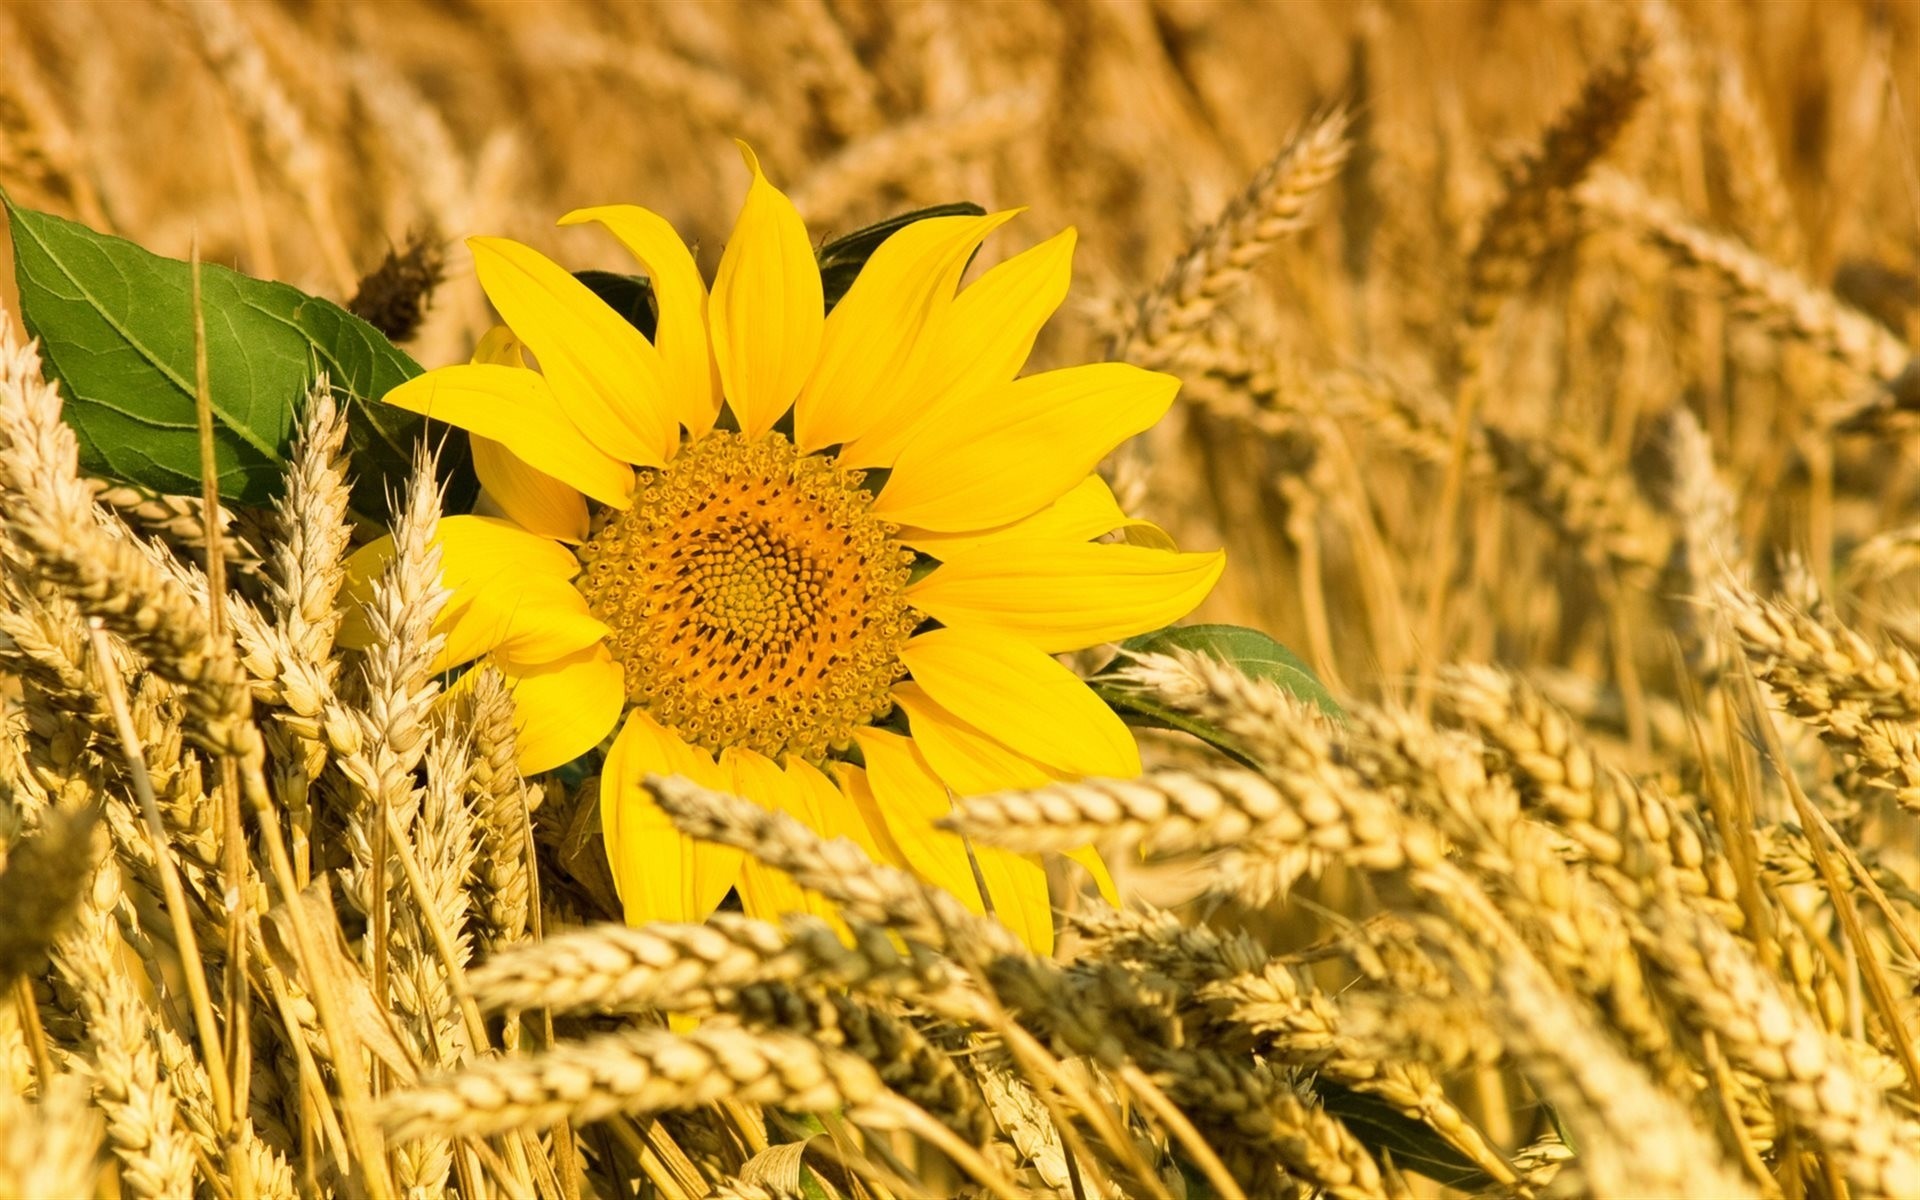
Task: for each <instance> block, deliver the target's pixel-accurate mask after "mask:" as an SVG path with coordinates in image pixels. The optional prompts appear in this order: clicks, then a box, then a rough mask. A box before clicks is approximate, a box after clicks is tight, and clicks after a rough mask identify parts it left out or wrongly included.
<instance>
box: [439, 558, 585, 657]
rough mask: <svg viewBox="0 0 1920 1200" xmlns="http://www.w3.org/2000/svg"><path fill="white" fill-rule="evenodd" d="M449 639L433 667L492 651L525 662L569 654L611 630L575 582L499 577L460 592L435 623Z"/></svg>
mask: <svg viewBox="0 0 1920 1200" xmlns="http://www.w3.org/2000/svg"><path fill="white" fill-rule="evenodd" d="M433 628H434V632H435V633H439V634H441V635H443V636H444V637H445V639H446V640H445V642H444V643H443V644H442V646H441V648H440V652H439V653H438V654H437V655H435V656H434V660H433V667H432V669H433V670H434V671H445V670H449V669H451V668H453V667H457V666H459V665H460V664H461V663H465V662H472V661H473V660H474V659H476V658H478V657H480V656H481V655H482V654H486V653H488V652H489V651H499V652H500V653H501V654H503V655H505V656H507V657H510V658H512V659H513V660H514V661H515V662H520V663H527V664H533V663H543V662H551V661H553V660H554V659H558V658H564V657H566V656H567V655H569V654H572V653H574V652H575V651H576V650H583V649H585V648H586V647H588V646H591V645H593V644H594V643H595V642H598V641H600V640H601V639H603V638H605V637H606V636H607V634H608V633H609V632H610V631H609V630H608V629H607V627H606V626H605V625H603V624H602V623H601V622H600V621H599V620H598V619H596V618H595V617H594V616H593V614H591V613H590V612H588V611H587V602H586V600H585V599H583V598H582V597H581V595H580V593H579V592H578V591H576V590H575V589H574V586H573V585H572V584H570V583H568V582H567V581H566V580H564V579H555V578H553V577H552V576H550V575H529V576H528V577H526V578H525V579H518V580H514V581H512V582H511V583H508V582H506V581H504V580H503V581H499V582H497V583H495V584H493V585H491V586H487V587H482V588H477V589H474V590H471V591H469V592H466V593H461V594H458V595H456V597H455V602H454V603H449V604H448V605H447V606H446V607H445V608H443V609H442V610H441V612H440V614H439V616H438V617H436V618H435V620H434V624H433Z"/></svg>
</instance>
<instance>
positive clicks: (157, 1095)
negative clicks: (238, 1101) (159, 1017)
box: [56, 867, 194, 1200]
mask: <svg viewBox="0 0 1920 1200" xmlns="http://www.w3.org/2000/svg"><path fill="white" fill-rule="evenodd" d="M119 894H120V888H119V883H118V872H117V871H115V870H114V869H112V868H111V867H108V868H105V869H103V870H102V871H101V872H100V873H99V874H97V875H96V876H95V877H94V880H93V881H92V887H91V895H90V896H89V897H88V900H87V902H86V904H85V905H83V907H82V910H81V923H80V927H79V928H78V929H77V930H75V931H74V933H73V934H71V935H69V936H68V937H67V938H65V939H64V940H63V941H62V942H61V943H60V945H59V947H58V949H57V951H56V959H57V961H58V963H59V966H60V969H61V971H62V973H63V974H64V975H65V976H66V978H67V979H68V980H69V981H70V982H71V984H72V985H73V987H74V988H75V989H76V990H77V991H78V992H79V994H80V997H81V1001H82V1004H83V1006H84V1010H85V1013H86V1020H87V1030H88V1034H89V1037H88V1041H87V1045H86V1051H85V1062H86V1068H87V1073H88V1075H89V1077H90V1078H91V1081H92V1083H93V1088H94V1096H95V1099H96V1102H97V1103H98V1104H99V1105H100V1106H101V1108H102V1110H103V1111H104V1112H105V1114H106V1117H107V1127H106V1128H107V1143H108V1145H110V1146H111V1147H112V1149H113V1152H114V1154H115V1156H116V1157H118V1158H119V1160H120V1163H121V1168H122V1179H123V1180H124V1181H125V1184H126V1186H127V1188H128V1190H129V1191H130V1192H132V1193H133V1194H134V1195H136V1196H141V1197H154V1198H157V1200H186V1197H188V1196H190V1195H191V1194H192V1192H193V1175H194V1158H193V1151H192V1149H191V1148H190V1146H189V1145H188V1141H187V1138H186V1135H185V1133H184V1132H183V1131H182V1129H181V1128H180V1124H179V1122H180V1116H179V1101H178V1099H177V1097H176V1096H175V1094H174V1090H173V1088H172V1086H171V1085H170V1084H169V1083H168V1082H167V1081H166V1079H165V1078H164V1077H163V1076H162V1074H161V1071H160V1059H159V1055H158V1054H157V1053H156V1052H155V1050H154V1046H153V1041H152V1038H153V1028H154V1024H155V1014H154V1012H153V1010H152V1009H151V1008H150V1007H149V1006H148V1004H147V1002H146V1001H145V1000H143V999H141V997H140V995H139V994H138V992H137V991H136V990H135V988H134V986H133V980H132V979H131V978H130V977H129V976H128V975H127V973H126V970H125V969H124V966H123V964H122V963H121V962H120V961H119V959H120V951H119V946H120V937H119V933H118V932H117V930H116V927H115V920H114V913H113V909H114V907H115V906H116V905H117V904H118V902H119Z"/></svg>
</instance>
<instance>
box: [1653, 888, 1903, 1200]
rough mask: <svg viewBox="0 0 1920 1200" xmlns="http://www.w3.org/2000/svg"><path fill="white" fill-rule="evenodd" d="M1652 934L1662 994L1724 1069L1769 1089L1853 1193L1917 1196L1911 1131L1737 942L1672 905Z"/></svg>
mask: <svg viewBox="0 0 1920 1200" xmlns="http://www.w3.org/2000/svg"><path fill="white" fill-rule="evenodd" d="M1652 934H1653V936H1652V937H1650V938H1648V939H1646V940H1645V944H1646V945H1647V947H1648V951H1649V954H1650V955H1651V957H1652V958H1653V959H1654V960H1655V961H1656V962H1657V963H1658V965H1659V967H1660V969H1661V970H1662V971H1664V972H1666V973H1668V975H1669V976H1670V977H1671V986H1670V987H1669V988H1668V989H1667V991H1668V994H1669V996H1671V997H1672V998H1673V999H1674V1000H1675V1002H1676V1004H1678V1005H1679V1006H1680V1008H1681V1010H1682V1011H1683V1012H1684V1013H1685V1014H1686V1015H1687V1017H1688V1019H1689V1020H1690V1021H1693V1022H1696V1023H1698V1025H1699V1026H1700V1027H1702V1028H1704V1029H1708V1030H1711V1031H1712V1032H1713V1033H1715V1034H1716V1035H1717V1036H1718V1037H1719V1039H1720V1043H1721V1045H1722V1046H1723V1047H1724V1048H1725V1050H1726V1053H1727V1057H1728V1058H1729V1059H1730V1060H1731V1061H1732V1062H1734V1063H1735V1064H1737V1065H1739V1066H1741V1067H1743V1068H1745V1069H1746V1070H1748V1071H1751V1072H1753V1073H1754V1074H1755V1075H1757V1076H1759V1077H1760V1078H1761V1079H1763V1080H1765V1081H1766V1082H1767V1083H1768V1084H1769V1085H1771V1087H1772V1088H1773V1091H1774V1095H1775V1096H1777V1097H1778V1098H1779V1099H1780V1101H1781V1102H1782V1104H1783V1105H1784V1106H1785V1107H1786V1110H1787V1111H1788V1113H1789V1114H1790V1115H1791V1116H1792V1117H1793V1119H1794V1121H1795V1122H1796V1124H1798V1125H1799V1126H1800V1127H1801V1128H1802V1129H1804V1130H1805V1131H1806V1132H1807V1133H1808V1134H1809V1135H1810V1136H1812V1137H1813V1138H1814V1139H1815V1141H1816V1142H1818V1143H1819V1144H1820V1145H1821V1146H1822V1147H1823V1148H1825V1149H1826V1150H1827V1151H1828V1152H1830V1153H1832V1154H1833V1155H1834V1156H1835V1158H1836V1160H1837V1161H1838V1162H1839V1164H1840V1166H1841V1168H1842V1170H1844V1171H1845V1173H1846V1176H1847V1179H1848V1181H1849V1182H1850V1183H1852V1185H1853V1186H1854V1187H1856V1188H1859V1189H1861V1190H1862V1191H1863V1192H1865V1193H1866V1194H1868V1195H1875V1196H1914V1195H1920V1127H1916V1126H1915V1124H1914V1122H1912V1121H1910V1120H1905V1119H1902V1118H1899V1117H1896V1116H1895V1115H1894V1114H1893V1113H1892V1112H1891V1111H1890V1110H1889V1109H1888V1108H1887V1106H1886V1104H1885V1102H1884V1101H1883V1100H1882V1097H1881V1093H1880V1089H1879V1088H1877V1087H1875V1086H1873V1085H1872V1084H1870V1083H1868V1082H1867V1081H1866V1080H1864V1079H1862V1078H1861V1077H1860V1075H1859V1074H1858V1071H1857V1069H1856V1067H1855V1066H1854V1063H1853V1060H1852V1058H1851V1056H1850V1055H1849V1054H1848V1053H1847V1052H1846V1050H1845V1049H1844V1048H1842V1047H1841V1045H1839V1044H1838V1042H1837V1039H1835V1038H1834V1037H1833V1036H1832V1035H1831V1034H1829V1033H1828V1032H1827V1031H1826V1030H1825V1028H1824V1027H1822V1025H1821V1024H1820V1022H1819V1021H1818V1019H1817V1018H1815V1017H1814V1016H1813V1015H1812V1014H1810V1013H1807V1012H1806V1011H1804V1010H1803V1009H1801V1008H1800V1006H1799V1005H1797V1004H1795V1003H1794V1002H1793V1001H1792V1000H1791V999H1790V998H1789V997H1788V996H1786V995H1785V994H1784V993H1783V989H1782V988H1781V985H1780V983H1779V981H1778V980H1776V979H1775V978H1774V977H1772V976H1771V975H1769V974H1767V973H1766V972H1765V971H1764V970H1763V969H1762V968H1761V967H1760V966H1759V964H1758V963H1757V962H1755V961H1754V958H1753V955H1752V954H1751V952H1750V951H1749V950H1748V949H1747V948H1746V947H1745V946H1744V945H1743V944H1742V943H1740V942H1739V941H1738V940H1737V939H1735V938H1734V937H1733V936H1732V935H1731V934H1729V933H1728V932H1727V931H1726V930H1725V929H1724V928H1723V927H1722V926H1720V925H1719V924H1718V923H1716V922H1714V921H1713V920H1711V919H1710V918H1705V917H1703V916H1701V915H1700V914H1698V913H1695V912H1691V911H1688V910H1686V909H1683V908H1680V907H1678V906H1670V907H1668V908H1666V909H1665V910H1663V911H1662V912H1661V913H1660V914H1659V916H1658V919H1657V923H1656V925H1655V926H1654V928H1653V930H1652Z"/></svg>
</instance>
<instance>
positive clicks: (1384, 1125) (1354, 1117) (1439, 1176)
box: [1313, 1080, 1497, 1194]
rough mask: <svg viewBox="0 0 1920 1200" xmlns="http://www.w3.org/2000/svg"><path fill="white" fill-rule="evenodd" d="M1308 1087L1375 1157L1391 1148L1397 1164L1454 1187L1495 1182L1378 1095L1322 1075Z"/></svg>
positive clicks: (1472, 1189)
mask: <svg viewBox="0 0 1920 1200" xmlns="http://www.w3.org/2000/svg"><path fill="white" fill-rule="evenodd" d="M1313 1090H1314V1092H1315V1094H1316V1095H1318V1096H1319V1097H1320V1103H1321V1106H1322V1107H1324V1108H1325V1109H1326V1110H1327V1111H1328V1112H1329V1113H1331V1114H1333V1115H1334V1116H1336V1117H1339V1118H1340V1119H1341V1120H1342V1121H1345V1122H1346V1124H1347V1128H1348V1129H1351V1130H1353V1136H1354V1137H1355V1138H1357V1139H1359V1141H1360V1144H1361V1145H1363V1146H1365V1147H1366V1148H1367V1149H1369V1150H1371V1151H1373V1153H1374V1155H1375V1156H1376V1157H1378V1156H1379V1155H1380V1154H1381V1153H1382V1152H1383V1151H1385V1152H1387V1153H1390V1154H1392V1155H1393V1161H1394V1164H1395V1165H1396V1166H1399V1167H1400V1168H1402V1169H1403V1170H1408V1171H1418V1172H1419V1173H1420V1174H1422V1175H1425V1176H1426V1177H1427V1178H1428V1179H1431V1180H1433V1181H1434V1182H1435V1183H1438V1184H1440V1185H1442V1186H1443V1187H1450V1188H1453V1189H1455V1190H1456V1191H1461V1192H1466V1193H1469V1194H1478V1193H1480V1192H1485V1191H1489V1190H1491V1189H1493V1188H1494V1187H1495V1186H1497V1185H1496V1184H1495V1181H1494V1180H1493V1178H1492V1177H1491V1176H1489V1175H1487V1174H1486V1173H1485V1172H1483V1171H1482V1170H1480V1168H1479V1167H1476V1166H1474V1165H1473V1160H1472V1159H1469V1158H1468V1157H1467V1156H1466V1155H1464V1154H1462V1153H1460V1151H1459V1150H1457V1149H1455V1148H1454V1146H1453V1144H1452V1143H1450V1142H1448V1141H1447V1139H1445V1138H1443V1137H1441V1136H1440V1134H1439V1133H1438V1131H1436V1130H1435V1129H1434V1128H1433V1127H1432V1126H1430V1125H1427V1124H1425V1123H1423V1122H1420V1121H1416V1120H1414V1119H1413V1118H1412V1117H1409V1116H1406V1115H1404V1114H1403V1113H1401V1112H1399V1111H1398V1110H1396V1109H1394V1108H1391V1107H1389V1106H1388V1104H1387V1102H1386V1101H1384V1100H1382V1099H1380V1098H1379V1097H1378V1096H1370V1095H1368V1094H1366V1093H1365V1092H1354V1091H1349V1090H1347V1089H1346V1088H1343V1087H1340V1086H1338V1085H1336V1084H1331V1083H1328V1082H1326V1081H1325V1080H1319V1081H1316V1082H1315V1084H1314V1088H1313Z"/></svg>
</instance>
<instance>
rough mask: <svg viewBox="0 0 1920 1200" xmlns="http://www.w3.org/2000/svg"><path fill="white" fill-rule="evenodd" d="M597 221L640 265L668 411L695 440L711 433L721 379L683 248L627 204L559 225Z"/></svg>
mask: <svg viewBox="0 0 1920 1200" xmlns="http://www.w3.org/2000/svg"><path fill="white" fill-rule="evenodd" d="M584 221H598V222H599V223H600V224H602V225H604V226H606V228H607V230H608V231H609V232H610V233H612V234H613V236H615V237H617V238H619V239H620V241H621V243H622V244H623V245H625V246H626V248H627V249H628V250H629V251H631V252H632V253H633V256H634V257H635V258H637V259H639V260H640V265H641V266H642V267H644V268H646V271H647V278H648V279H649V280H650V281H651V283H652V285H653V295H654V300H655V303H656V304H657V305H658V306H659V313H660V323H659V327H658V328H657V329H655V330H654V334H653V344H654V347H655V348H656V349H657V350H659V352H660V364H661V368H662V370H661V381H662V383H663V384H664V385H665V387H666V392H667V407H668V409H669V410H670V411H671V412H672V413H673V414H674V416H675V417H676V418H677V419H678V420H679V422H680V423H681V424H682V425H685V426H686V427H687V429H688V430H689V431H690V432H691V433H692V434H693V436H695V437H699V436H700V435H701V434H703V433H705V432H707V430H709V429H712V428H713V419H714V418H715V417H716V416H718V415H719V414H720V377H719V374H718V372H717V371H716V370H715V368H714V365H713V351H712V349H711V347H710V344H709V341H708V338H707V285H706V283H705V281H703V280H702V279H701V278H700V268H699V267H698V266H696V265H695V264H694V261H693V255H692V253H690V252H689V251H688V250H687V244H686V243H685V242H684V241H682V240H681V239H680V235H679V234H677V233H675V232H674V230H673V226H672V225H670V224H668V223H667V221H666V218H664V217H662V216H660V215H659V214H657V213H653V212H649V211H648V210H646V209H644V208H639V207H637V206H635V205H632V204H609V205H605V206H603V207H600V208H583V209H579V210H577V211H575V212H570V213H568V214H567V215H566V216H564V217H561V218H560V223H561V224H562V225H578V224H580V223H581V222H584Z"/></svg>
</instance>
